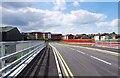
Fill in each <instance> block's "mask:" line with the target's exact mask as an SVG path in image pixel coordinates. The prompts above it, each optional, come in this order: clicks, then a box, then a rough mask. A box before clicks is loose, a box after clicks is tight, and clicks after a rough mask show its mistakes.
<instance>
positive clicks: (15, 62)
mask: <svg viewBox="0 0 120 78" xmlns="http://www.w3.org/2000/svg"><path fill="white" fill-rule="evenodd" d="M26 44H28V45H26ZM18 45H19V47H18ZM25 45H26V46H25ZM11 46H12V47H11ZM21 47H22V48H21ZM44 47H45V43H44V42H40V41H22V42H1V43H0V49H1V52H0V53H1V54H0V56H1V57H0V66H1V68H0V76H1V77H2V76H4V77H5V76H8V75H9V74H10V73H12V72H13V71H14V70H16V69H17V68H18V67H19V66H20V65H22V64H23V63H24V62H25V61H27V60H28V59H29V58H30V57H32V56H33V55H34V54H35V53H36V52H40V50H42V49H43V48H44ZM13 48H14V49H13ZM20 48H21V49H20ZM8 49H9V50H8ZM11 59H12V61H11Z"/></svg>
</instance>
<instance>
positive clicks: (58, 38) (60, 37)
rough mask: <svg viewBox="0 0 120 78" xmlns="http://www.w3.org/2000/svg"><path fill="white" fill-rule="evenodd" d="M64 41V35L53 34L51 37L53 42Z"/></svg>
mask: <svg viewBox="0 0 120 78" xmlns="http://www.w3.org/2000/svg"><path fill="white" fill-rule="evenodd" d="M61 39H62V34H52V35H51V40H53V41H59V40H61Z"/></svg>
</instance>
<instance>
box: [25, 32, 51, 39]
mask: <svg viewBox="0 0 120 78" xmlns="http://www.w3.org/2000/svg"><path fill="white" fill-rule="evenodd" d="M23 35H24V40H40V39H51V33H50V32H29V33H23Z"/></svg>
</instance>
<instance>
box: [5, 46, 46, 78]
mask: <svg viewBox="0 0 120 78" xmlns="http://www.w3.org/2000/svg"><path fill="white" fill-rule="evenodd" d="M43 48H44V47H43ZM43 48H41V49H40V50H39V51H41V50H42V49H43ZM36 52H37V50H36V51H35V52H34V53H32V54H31V55H29V54H28V55H29V56H28V57H27V58H26V59H25V60H23V61H22V62H21V63H19V64H17V65H16V66H15V67H14V68H13V69H11V70H10V71H9V72H7V73H6V74H5V75H4V77H6V76H8V75H10V73H11V72H13V71H14V70H16V69H17V68H18V67H19V66H20V65H22V64H23V63H24V62H25V61H26V60H28V59H29V58H30V57H32V55H33V54H35V53H36ZM26 56H27V54H26Z"/></svg>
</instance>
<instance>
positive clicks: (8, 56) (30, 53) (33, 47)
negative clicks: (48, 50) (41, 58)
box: [0, 43, 45, 76]
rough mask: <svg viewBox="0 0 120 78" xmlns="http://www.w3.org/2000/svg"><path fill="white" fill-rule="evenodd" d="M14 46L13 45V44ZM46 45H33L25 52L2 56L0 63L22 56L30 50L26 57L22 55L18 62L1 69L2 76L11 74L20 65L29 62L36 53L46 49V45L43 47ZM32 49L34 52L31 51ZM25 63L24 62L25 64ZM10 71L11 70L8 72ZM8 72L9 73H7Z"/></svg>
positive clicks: (20, 51)
mask: <svg viewBox="0 0 120 78" xmlns="http://www.w3.org/2000/svg"><path fill="white" fill-rule="evenodd" d="M11 44H13V43H11ZM42 44H44V43H37V44H36V45H33V46H31V47H28V48H25V49H23V50H19V51H16V52H14V53H11V54H9V55H6V56H2V57H0V62H1V63H2V62H4V61H5V60H7V59H9V58H12V57H14V56H17V55H18V54H21V53H23V52H25V51H27V50H29V52H27V53H25V54H24V55H22V56H21V57H20V58H18V59H17V60H15V61H13V62H11V63H9V64H8V65H6V66H3V67H2V68H1V69H0V74H1V75H0V76H2V75H4V74H9V73H10V72H11V71H13V69H14V68H16V69H17V68H18V67H19V66H20V65H19V64H23V63H24V62H25V61H26V60H28V59H29V58H30V57H32V56H33V55H34V54H35V53H36V52H38V51H41V49H42V48H44V47H45V45H42ZM31 49H32V50H31ZM23 61H24V62H23ZM8 69H10V70H8ZM6 71H7V72H6ZM4 72H5V73H4Z"/></svg>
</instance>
